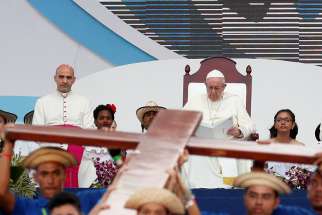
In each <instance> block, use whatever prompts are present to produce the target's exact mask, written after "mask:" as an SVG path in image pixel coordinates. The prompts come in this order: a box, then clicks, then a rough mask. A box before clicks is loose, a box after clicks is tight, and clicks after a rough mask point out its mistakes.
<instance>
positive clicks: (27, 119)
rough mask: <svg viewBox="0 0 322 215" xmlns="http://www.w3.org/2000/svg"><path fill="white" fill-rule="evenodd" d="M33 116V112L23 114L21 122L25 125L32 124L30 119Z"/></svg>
mask: <svg viewBox="0 0 322 215" xmlns="http://www.w3.org/2000/svg"><path fill="white" fill-rule="evenodd" d="M33 116H34V110H32V111H29V112H28V113H26V114H25V116H24V117H23V122H24V123H25V124H30V125H31V124H32V118H33Z"/></svg>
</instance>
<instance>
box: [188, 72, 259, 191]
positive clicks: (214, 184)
mask: <svg viewBox="0 0 322 215" xmlns="http://www.w3.org/2000/svg"><path fill="white" fill-rule="evenodd" d="M205 84H206V89H207V93H204V94H199V95H197V96H195V97H192V98H191V99H189V101H188V102H187V104H186V105H185V106H184V109H185V110H196V111H201V112H202V114H203V118H202V124H204V125H207V126H209V127H215V126H216V125H218V124H220V123H221V122H224V121H226V120H229V119H232V127H231V128H229V129H228V130H227V138H228V139H231V138H235V139H241V138H246V137H248V136H249V135H250V134H251V132H252V131H253V130H254V128H253V123H252V121H251V119H250V117H249V115H248V113H247V111H246V109H245V107H244V105H243V103H242V101H241V99H240V98H239V97H238V96H237V95H233V94H230V93H228V92H225V88H226V83H225V77H224V75H223V74H222V73H221V72H220V71H218V70H213V71H211V72H209V73H208V75H207V77H206V80H205ZM248 163H249V162H245V161H241V162H239V161H236V159H228V158H215V157H202V156H190V159H189V161H188V162H187V164H186V165H185V166H184V173H183V174H184V176H185V177H186V180H187V182H188V184H189V185H190V186H191V188H218V187H226V186H227V184H228V185H231V179H232V178H233V177H235V176H237V175H238V174H240V173H242V172H246V171H249V170H250V164H248Z"/></svg>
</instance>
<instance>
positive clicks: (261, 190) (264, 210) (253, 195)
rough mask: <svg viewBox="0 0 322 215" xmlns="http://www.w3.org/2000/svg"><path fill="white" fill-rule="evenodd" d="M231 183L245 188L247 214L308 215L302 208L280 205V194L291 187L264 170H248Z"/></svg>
mask: <svg viewBox="0 0 322 215" xmlns="http://www.w3.org/2000/svg"><path fill="white" fill-rule="evenodd" d="M233 185H234V186H235V187H241V188H245V193H244V205H245V209H246V211H247V214H248V215H288V214H290V215H291V214H292V215H300V214H302V215H309V214H311V213H310V212H309V211H307V210H306V209H304V208H299V207H293V206H292V207H291V206H284V205H280V197H279V196H280V195H281V194H288V193H290V192H291V189H290V188H289V186H288V185H287V184H285V183H284V182H283V181H281V180H280V179H278V178H277V177H275V176H273V175H270V174H267V173H265V172H249V173H245V174H242V175H240V176H238V177H237V178H236V179H235V180H234V183H233Z"/></svg>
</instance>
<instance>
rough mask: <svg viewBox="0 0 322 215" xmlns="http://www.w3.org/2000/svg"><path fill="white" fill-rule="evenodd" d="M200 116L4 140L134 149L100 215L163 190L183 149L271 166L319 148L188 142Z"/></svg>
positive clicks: (304, 158) (12, 132)
mask: <svg viewBox="0 0 322 215" xmlns="http://www.w3.org/2000/svg"><path fill="white" fill-rule="evenodd" d="M201 118H202V115H201V113H200V112H194V111H178V110H163V111H160V112H159V113H158V115H157V117H156V118H155V119H154V120H153V122H152V124H151V126H150V128H149V130H148V132H147V133H146V134H144V135H142V134H136V133H128V132H106V131H99V130H76V129H68V128H59V127H46V126H23V125H16V126H14V127H12V128H7V129H6V138H8V139H9V140H18V139H19V140H28V141H43V142H57V143H70V144H75V145H90V146H100V147H107V148H110V149H111V148H121V149H135V152H136V153H135V155H134V156H133V158H132V159H131V160H130V162H129V163H128V168H127V170H126V171H125V172H123V173H122V175H121V176H120V178H119V180H118V184H117V189H116V190H115V191H113V192H112V193H111V195H110V197H109V199H108V200H107V201H108V204H109V205H111V209H109V210H105V211H103V212H102V213H101V214H106V215H107V214H118V215H123V214H124V215H125V214H127V215H129V214H136V212H135V211H133V210H129V209H125V208H124V207H123V206H124V203H125V202H126V200H127V199H128V198H129V196H130V195H131V194H133V193H134V192H135V191H136V190H137V189H140V188H143V187H164V186H165V183H166V181H167V178H168V174H167V173H166V171H167V170H169V169H171V168H173V167H174V166H175V165H176V162H177V159H178V157H179V155H180V153H182V151H183V149H184V148H185V147H186V148H187V149H188V150H189V152H190V154H197V155H205V156H223V157H236V158H246V159H254V160H261V161H266V160H273V161H284V162H294V163H307V164H312V163H313V162H314V161H315V160H316V157H315V154H316V153H318V152H322V148H321V147H303V146H288V145H287V146H286V145H285V144H269V145H259V144H257V143H256V142H249V141H224V140H212V139H201V138H196V137H192V135H193V134H194V132H195V130H196V129H197V127H198V125H199V123H200V121H201Z"/></svg>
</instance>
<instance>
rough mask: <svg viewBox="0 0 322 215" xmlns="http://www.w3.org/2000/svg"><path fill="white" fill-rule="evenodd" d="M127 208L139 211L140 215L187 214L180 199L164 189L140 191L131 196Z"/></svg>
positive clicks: (126, 204) (144, 189)
mask: <svg viewBox="0 0 322 215" xmlns="http://www.w3.org/2000/svg"><path fill="white" fill-rule="evenodd" d="M125 207H126V208H130V209H135V210H137V214H138V215H150V214H151V215H153V214H158V215H170V214H178V215H179V214H184V213H185V210H184V207H183V204H182V202H181V201H180V199H179V198H178V197H177V196H176V195H175V194H173V193H172V192H170V191H169V190H166V189H163V188H143V189H140V190H138V191H136V192H135V193H134V194H133V195H132V196H130V198H129V199H128V200H127V202H126V203H125Z"/></svg>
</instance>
